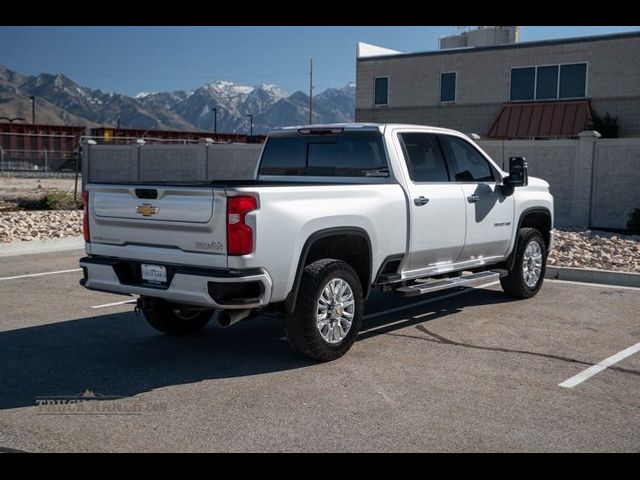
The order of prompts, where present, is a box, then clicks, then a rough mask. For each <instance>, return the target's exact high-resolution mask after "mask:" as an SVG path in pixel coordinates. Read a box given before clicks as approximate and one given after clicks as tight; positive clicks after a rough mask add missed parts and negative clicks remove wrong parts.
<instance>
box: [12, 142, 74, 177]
mask: <svg viewBox="0 0 640 480" xmlns="http://www.w3.org/2000/svg"><path fill="white" fill-rule="evenodd" d="M79 165H80V162H79V155H78V150H77V149H76V150H73V151H62V152H60V151H55V152H51V151H48V150H47V149H42V150H9V149H3V148H0V172H3V173H11V172H32V173H44V174H49V173H64V172H69V173H73V172H75V171H76V166H78V167H79Z"/></svg>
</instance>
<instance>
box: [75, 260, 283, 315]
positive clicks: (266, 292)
mask: <svg viewBox="0 0 640 480" xmlns="http://www.w3.org/2000/svg"><path fill="white" fill-rule="evenodd" d="M140 263H142V262H136V261H132V260H123V259H114V258H106V257H84V258H82V259H80V267H82V270H83V275H84V278H83V279H82V280H80V284H81V285H82V286H84V287H85V288H88V289H89V290H97V291H101V292H110V293H118V294H123V295H130V294H135V295H144V296H149V297H156V298H162V299H164V300H167V301H169V302H174V303H181V304H187V305H197V306H202V307H210V308H219V309H246V308H257V307H262V306H265V305H267V304H268V303H269V301H270V300H271V287H272V282H271V277H270V276H269V274H268V273H267V272H265V271H264V270H256V269H253V270H229V269H219V268H198V267H183V266H176V265H166V267H167V280H168V284H167V285H166V286H157V285H151V284H148V283H143V282H142V281H140V280H139V278H138V276H137V274H136V272H138V271H139V264H140Z"/></svg>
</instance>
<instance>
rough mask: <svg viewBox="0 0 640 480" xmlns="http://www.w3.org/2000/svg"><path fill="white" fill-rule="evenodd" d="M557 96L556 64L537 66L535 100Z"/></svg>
mask: <svg viewBox="0 0 640 480" xmlns="http://www.w3.org/2000/svg"><path fill="white" fill-rule="evenodd" d="M557 96H558V66H557V65H554V66H551V67H538V79H537V81H536V100H550V99H555V98H557Z"/></svg>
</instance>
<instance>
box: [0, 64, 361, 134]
mask: <svg viewBox="0 0 640 480" xmlns="http://www.w3.org/2000/svg"><path fill="white" fill-rule="evenodd" d="M30 95H35V96H36V97H37V98H38V99H39V100H40V101H41V102H42V103H43V105H42V107H41V108H44V107H45V105H44V103H46V105H48V106H47V109H48V110H47V112H48V113H47V117H46V118H48V119H53V121H55V119H56V118H58V117H60V116H61V115H63V117H60V118H62V121H61V123H64V121H65V120H67V121H68V120H69V119H73V121H75V122H78V121H81V119H86V121H87V123H88V124H91V125H116V123H117V122H118V120H119V121H120V125H121V126H122V127H131V128H156V129H163V128H164V129H183V130H193V129H202V130H208V131H211V130H213V129H214V125H216V124H217V130H218V131H219V132H238V133H247V132H248V131H249V118H248V115H249V114H251V115H253V120H254V133H264V132H266V131H268V130H270V129H271V128H274V127H277V126H283V125H293V124H301V123H307V122H308V120H309V97H308V96H307V95H306V94H305V93H303V92H295V93H294V94H292V95H289V94H288V93H287V92H285V91H284V90H283V89H281V88H280V87H279V86H277V85H274V84H266V83H263V84H259V85H255V86H251V85H242V84H238V83H234V82H230V81H226V80H217V81H213V82H210V83H207V84H205V85H203V86H201V87H199V88H197V89H195V90H176V91H170V92H147V91H142V92H140V93H138V94H136V95H135V96H133V97H129V96H126V95H120V94H118V93H113V92H110V93H105V92H102V91H101V90H93V89H91V88H87V87H84V86H81V85H78V84H77V83H75V82H74V81H73V80H71V79H70V78H69V77H67V76H65V75H63V74H56V75H52V74H48V73H42V74H40V75H37V76H24V75H20V74H19V73H16V72H13V71H11V70H9V69H8V68H6V67H3V66H2V65H0V116H1V115H3V113H4V112H5V111H6V112H10V111H11V112H13V111H20V112H22V110H23V108H26V107H25V105H26V106H28V105H27V99H28V98H29V96H30ZM16 102H17V103H16ZM313 103H314V121H317V122H322V123H332V122H343V121H352V120H353V118H354V108H355V84H354V83H352V82H350V83H349V84H347V85H346V86H344V87H342V88H329V89H327V90H325V91H323V92H321V93H320V94H318V95H315V96H314V102H313ZM214 109H215V112H216V114H214ZM62 112H64V114H63V113H62Z"/></svg>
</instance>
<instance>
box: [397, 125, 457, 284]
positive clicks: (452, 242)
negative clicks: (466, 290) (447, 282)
mask: <svg viewBox="0 0 640 480" xmlns="http://www.w3.org/2000/svg"><path fill="white" fill-rule="evenodd" d="M399 140H400V144H401V148H402V152H403V155H404V158H405V162H406V165H407V170H408V173H409V177H410V178H409V181H408V182H407V188H408V194H409V209H410V240H409V241H410V246H409V251H410V254H409V261H408V265H407V267H406V268H405V273H407V274H409V275H411V272H412V271H414V272H417V271H419V270H425V269H428V270H430V271H432V272H437V271H439V270H442V271H446V270H449V269H450V266H451V265H452V264H453V263H455V262H456V260H457V259H458V257H459V256H460V253H461V252H462V249H463V247H464V237H465V215H466V213H465V210H466V204H465V199H464V197H463V195H462V189H461V188H460V185H457V184H456V183H452V182H450V181H449V174H448V171H447V166H446V163H445V159H444V155H443V152H442V149H441V147H440V145H439V143H438V139H437V137H436V135H435V134H432V133H416V132H411V133H409V132H407V133H400V134H399Z"/></svg>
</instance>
